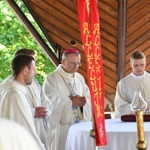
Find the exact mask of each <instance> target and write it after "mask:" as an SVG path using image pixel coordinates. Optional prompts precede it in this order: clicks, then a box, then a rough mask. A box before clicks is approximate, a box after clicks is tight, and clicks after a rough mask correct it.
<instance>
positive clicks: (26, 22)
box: [7, 0, 60, 66]
mask: <svg viewBox="0 0 150 150" xmlns="http://www.w3.org/2000/svg"><path fill="white" fill-rule="evenodd" d="M7 3H8V4H9V5H10V7H11V8H12V9H13V11H14V12H15V13H16V15H17V17H18V18H19V19H20V20H21V21H22V23H23V24H24V25H25V27H26V28H27V29H28V30H29V32H30V33H31V35H32V36H33V38H34V39H35V40H36V41H37V43H38V44H39V45H40V46H41V47H42V49H43V51H45V53H46V54H47V55H48V57H49V59H50V60H51V62H52V63H53V64H54V66H57V65H58V64H59V63H60V61H59V60H58V58H57V57H56V55H55V54H54V52H52V50H51V49H50V48H49V46H48V45H47V44H46V42H45V41H44V40H43V38H42V37H41V36H40V34H39V33H38V32H37V30H36V29H35V28H34V26H33V25H32V24H31V23H30V21H29V20H28V18H27V17H26V16H25V15H24V13H23V12H22V11H21V9H20V8H19V7H18V5H17V4H16V2H15V1H14V0H7Z"/></svg>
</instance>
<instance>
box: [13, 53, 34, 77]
mask: <svg viewBox="0 0 150 150" xmlns="http://www.w3.org/2000/svg"><path fill="white" fill-rule="evenodd" d="M32 60H34V58H33V57H32V56H29V55H26V54H18V55H16V56H15V57H14V58H13V60H12V63H11V68H12V71H13V76H14V77H17V76H18V75H19V74H20V73H21V71H22V69H24V67H28V68H29V69H30V67H31V62H32ZM34 61H35V60H34Z"/></svg>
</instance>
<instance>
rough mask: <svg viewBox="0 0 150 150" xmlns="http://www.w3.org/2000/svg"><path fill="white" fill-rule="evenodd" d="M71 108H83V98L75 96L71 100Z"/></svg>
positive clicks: (84, 100) (84, 101)
mask: <svg viewBox="0 0 150 150" xmlns="http://www.w3.org/2000/svg"><path fill="white" fill-rule="evenodd" d="M71 100H72V106H80V107H82V106H84V105H85V104H86V98H85V96H80V95H76V96H73V97H72V98H71Z"/></svg>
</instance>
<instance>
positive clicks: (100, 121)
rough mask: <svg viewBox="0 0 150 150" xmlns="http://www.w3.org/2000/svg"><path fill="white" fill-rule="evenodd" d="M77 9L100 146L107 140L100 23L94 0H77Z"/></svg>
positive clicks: (95, 127) (95, 126) (96, 134)
mask: <svg viewBox="0 0 150 150" xmlns="http://www.w3.org/2000/svg"><path fill="white" fill-rule="evenodd" d="M77 10H78V18H79V24H80V33H81V39H82V44H83V47H84V53H85V57H86V61H87V77H88V86H89V89H90V92H91V99H92V109H93V122H94V129H95V139H96V146H102V145H106V144H107V140H106V130H105V116H104V75H103V64H102V54H101V39H100V24H99V15H98V9H97V4H96V0H77Z"/></svg>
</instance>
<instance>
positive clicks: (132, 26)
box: [23, 0, 150, 101]
mask: <svg viewBox="0 0 150 150" xmlns="http://www.w3.org/2000/svg"><path fill="white" fill-rule="evenodd" d="M23 1H24V3H25V4H26V6H27V7H28V9H29V10H30V12H31V14H32V15H33V17H34V18H35V20H36V21H37V23H38V24H39V26H40V27H41V29H42V31H43V33H44V34H45V36H46V37H47V38H48V40H49V42H50V43H51V44H52V45H53V46H54V49H57V46H60V47H61V49H60V52H61V53H62V52H63V51H64V49H67V48H68V47H72V46H75V47H76V48H77V49H78V50H79V51H80V52H81V54H82V66H81V67H80V68H79V70H78V72H80V73H81V74H82V75H83V76H84V77H85V79H87V77H86V59H85V56H84V51H83V49H82V43H81V38H80V30H79V23H78V16H77V8H76V7H77V6H76V0H23ZM121 1H124V3H126V7H125V6H124V5H122V7H123V8H122V10H123V9H126V18H125V20H126V26H125V31H126V34H125V37H123V38H124V41H125V49H123V50H121V49H118V37H119V35H118V26H119V23H120V22H119V19H118V18H119V13H120V10H121V8H120V7H119V6H120V3H121ZM97 4H98V10H99V15H100V27H101V28H100V32H101V41H102V58H103V65H104V76H105V92H106V94H105V95H106V96H108V97H109V95H110V97H109V98H110V100H111V101H113V98H114V95H115V91H116V84H117V75H118V72H119V70H118V65H119V62H118V57H120V56H119V55H118V52H121V53H122V52H124V53H125V56H124V57H125V63H124V65H123V66H122V67H124V68H125V75H127V74H129V73H130V72H131V68H130V66H129V65H128V64H129V57H130V54H131V53H132V52H133V51H135V50H142V51H144V53H145V54H146V56H147V60H148V64H147V68H146V69H147V70H150V0H97ZM72 40H75V42H76V44H75V45H72V44H71V41H72ZM112 95H113V96H112Z"/></svg>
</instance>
